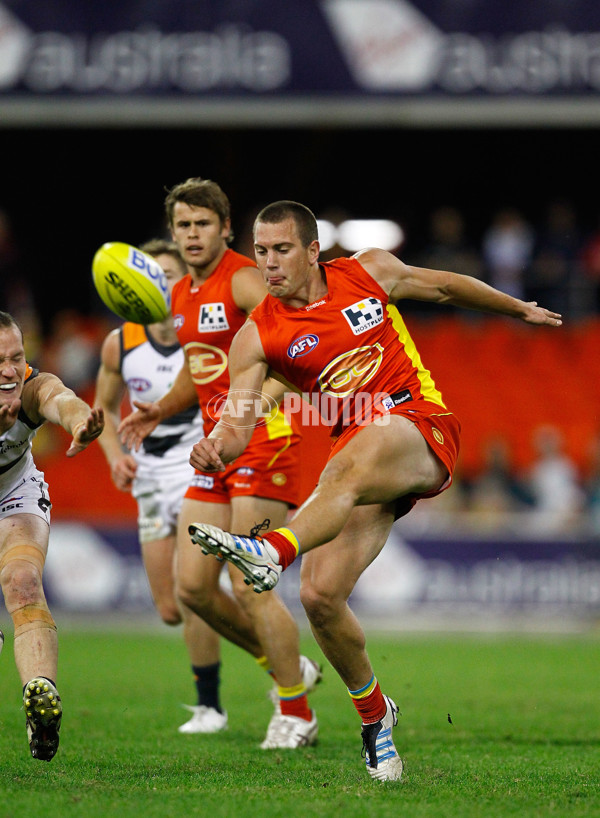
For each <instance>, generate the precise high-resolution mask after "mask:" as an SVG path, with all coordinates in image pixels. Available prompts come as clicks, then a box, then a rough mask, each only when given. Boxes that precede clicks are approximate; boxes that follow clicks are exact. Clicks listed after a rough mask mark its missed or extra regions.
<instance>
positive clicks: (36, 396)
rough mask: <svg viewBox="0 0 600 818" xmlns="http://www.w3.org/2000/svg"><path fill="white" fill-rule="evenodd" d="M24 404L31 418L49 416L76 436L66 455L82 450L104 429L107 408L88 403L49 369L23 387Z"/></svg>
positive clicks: (38, 418) (53, 421)
mask: <svg viewBox="0 0 600 818" xmlns="http://www.w3.org/2000/svg"><path fill="white" fill-rule="evenodd" d="M23 408H24V410H25V412H27V414H28V415H29V417H31V419H32V420H36V421H39V420H49V421H50V422H51V423H56V424H57V425H58V426H62V428H63V429H64V430H65V431H66V432H68V433H69V434H70V435H72V436H73V440H72V441H71V445H70V446H69V448H68V449H67V457H73V456H74V455H76V454H77V453H78V452H80V451H83V449H85V448H87V446H89V444H90V443H91V442H92V441H93V440H95V439H96V438H97V437H99V435H100V434H101V433H102V430H103V428H104V412H103V410H102V409H101V408H94V409H92V408H90V407H89V406H88V405H87V403H86V402H85V401H83V400H81V398H78V397H77V395H76V394H75V393H74V392H73V390H72V389H69V388H68V387H67V386H65V385H64V383H63V382H62V381H61V380H60V378H57V377H56V375H51V374H50V373H49V372H41V373H40V374H39V375H38V376H37V378H34V379H33V380H32V381H30V382H29V383H28V384H26V386H25V388H24V390H23Z"/></svg>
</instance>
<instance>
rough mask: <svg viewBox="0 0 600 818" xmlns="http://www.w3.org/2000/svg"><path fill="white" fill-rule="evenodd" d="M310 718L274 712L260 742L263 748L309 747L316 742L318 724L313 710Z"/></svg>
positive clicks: (291, 748)
mask: <svg viewBox="0 0 600 818" xmlns="http://www.w3.org/2000/svg"><path fill="white" fill-rule="evenodd" d="M311 713H312V719H311V720H310V721H306V719H301V718H299V717H298V716H283V715H282V714H281V713H277V712H275V713H274V714H273V715H272V716H271V721H270V722H269V726H268V728H267V735H266V736H265V739H264V741H263V742H262V743H261V745H260V746H261V749H263V750H295V749H296V748H298V747H309V746H310V745H311V744H316V742H317V735H318V733H319V725H318V722H317V717H316V715H315V711H314V710H312V711H311Z"/></svg>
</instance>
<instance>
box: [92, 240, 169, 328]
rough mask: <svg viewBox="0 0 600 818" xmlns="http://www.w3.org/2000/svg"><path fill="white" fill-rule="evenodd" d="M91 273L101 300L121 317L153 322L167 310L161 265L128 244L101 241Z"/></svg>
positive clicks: (166, 293)
mask: <svg viewBox="0 0 600 818" xmlns="http://www.w3.org/2000/svg"><path fill="white" fill-rule="evenodd" d="M92 277H93V280H94V285H95V287H96V290H97V291H98V295H99V296H100V298H101V299H102V301H103V302H104V303H105V304H106V306H107V307H108V308H109V309H110V310H112V312H114V313H115V315H118V316H119V318H122V319H123V320H124V321H133V322H134V323H135V324H155V323H157V322H158V321H164V319H165V318H166V317H167V316H168V315H169V313H170V311H171V296H170V294H169V288H168V286H167V277H166V276H165V274H164V271H163V269H162V267H161V266H160V264H158V263H157V262H156V261H155V259H153V258H152V256H149V255H147V254H146V253H143V252H142V251H141V250H138V248H137V247H133V246H132V245H131V244H125V243H124V242H119V241H113V242H106V244H103V245H102V247H100V249H99V250H97V252H96V254H95V256H94V258H93V261H92Z"/></svg>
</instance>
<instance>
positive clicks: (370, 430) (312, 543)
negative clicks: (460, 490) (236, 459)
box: [289, 415, 448, 553]
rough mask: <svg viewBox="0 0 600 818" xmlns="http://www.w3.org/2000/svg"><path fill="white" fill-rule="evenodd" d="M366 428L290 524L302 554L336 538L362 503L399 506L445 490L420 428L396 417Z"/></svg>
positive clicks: (439, 467) (339, 456) (328, 469)
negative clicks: (416, 495) (399, 502)
mask: <svg viewBox="0 0 600 818" xmlns="http://www.w3.org/2000/svg"><path fill="white" fill-rule="evenodd" d="M387 420H389V423H387V424H386V425H382V426H380V425H376V424H371V425H369V426H365V427H364V428H363V429H361V430H360V431H359V432H358V433H357V434H356V435H355V436H354V437H353V438H352V439H351V440H350V441H349V442H348V443H347V444H346V446H344V448H343V449H342V450H341V451H340V452H338V453H337V454H336V455H335V456H334V457H333V458H332V459H331V460H330V461H329V463H328V464H327V466H326V467H325V468H324V470H323V472H322V474H321V477H320V479H319V483H318V485H317V487H316V489H315V490H314V492H313V493H312V494H311V495H310V497H309V498H308V499H307V501H306V502H305V503H304V504H303V506H302V507H301V508H300V509H299V510H298V511H297V512H296V514H294V516H293V517H292V520H291V521H290V523H289V527H290V528H291V529H292V530H293V532H294V534H295V535H296V537H297V538H298V541H299V543H300V550H301V552H302V553H304V552H306V551H310V550H311V549H312V548H315V547H316V546H319V545H322V544H323V543H326V542H330V541H331V540H334V539H335V538H336V537H337V536H338V534H340V532H341V531H342V530H343V528H344V526H345V525H346V521H347V520H348V518H349V516H350V514H351V513H352V510H353V508H354V507H355V506H358V505H370V504H383V503H388V502H393V501H394V500H395V499H396V498H398V497H402V496H403V495H405V494H412V493H422V492H426V491H432V490H437V489H439V488H440V487H441V486H442V484H443V483H444V481H445V480H446V479H447V477H448V472H447V470H446V468H445V466H444V465H443V463H441V461H440V460H439V459H438V458H437V457H436V455H435V454H434V453H433V451H432V450H431V448H430V447H429V445H428V443H427V441H426V440H425V438H424V437H423V436H422V435H421V433H420V432H419V430H418V429H417V427H416V426H415V425H414V424H413V423H411V421H409V420H408V419H407V418H405V417H402V416H400V415H391V416H389V417H388V418H387Z"/></svg>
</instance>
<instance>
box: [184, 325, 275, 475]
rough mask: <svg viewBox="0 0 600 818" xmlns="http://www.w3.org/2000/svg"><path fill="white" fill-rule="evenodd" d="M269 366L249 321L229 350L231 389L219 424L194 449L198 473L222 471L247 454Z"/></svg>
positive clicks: (259, 412)
mask: <svg viewBox="0 0 600 818" xmlns="http://www.w3.org/2000/svg"><path fill="white" fill-rule="evenodd" d="M267 371H268V366H267V362H266V361H265V358H264V352H263V348H262V344H261V342H260V338H259V335H258V330H257V329H256V324H255V323H254V322H253V321H246V323H245V324H244V325H243V326H242V327H241V329H240V330H239V331H238V333H237V334H236V336H235V338H234V339H233V342H232V344H231V349H230V350H229V376H230V386H229V393H228V395H227V401H226V402H225V406H224V408H223V411H222V413H221V417H220V419H219V422H218V423H217V425H216V426H215V428H214V429H213V430H212V432H211V433H210V434H209V435H208V437H206V438H203V439H202V440H200V441H199V442H198V443H196V444H195V445H194V447H193V449H192V454H191V456H190V463H191V464H192V466H193V467H194V468H195V469H198V471H205V472H214V471H223V470H224V469H225V464H226V463H230V462H231V461H232V460H235V458H236V457H239V455H240V454H241V453H242V452H243V451H244V449H245V448H246V446H247V445H248V443H249V442H250V438H251V437H252V433H253V432H254V427H255V426H256V421H257V418H258V417H259V415H260V414H261V413H262V408H263V406H262V397H261V393H262V387H263V383H264V381H265V378H266V376H267Z"/></svg>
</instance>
